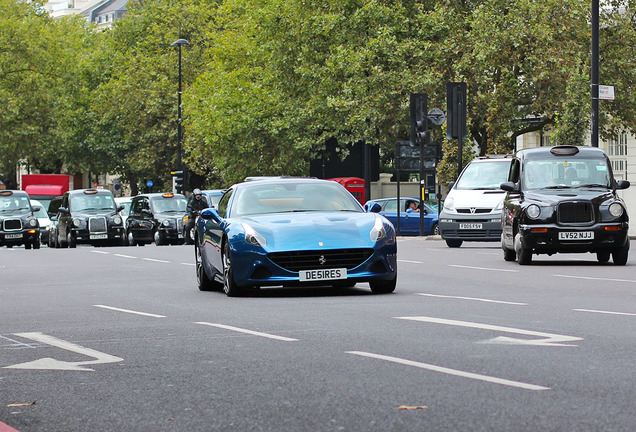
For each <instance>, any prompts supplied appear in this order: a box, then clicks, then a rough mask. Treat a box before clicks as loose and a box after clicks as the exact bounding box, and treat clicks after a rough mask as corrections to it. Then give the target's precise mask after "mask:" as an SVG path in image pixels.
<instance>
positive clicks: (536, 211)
mask: <svg viewBox="0 0 636 432" xmlns="http://www.w3.org/2000/svg"><path fill="white" fill-rule="evenodd" d="M526 214H527V215H528V217H529V218H530V219H537V218H538V217H539V216H540V215H541V208H540V207H539V206H538V205H536V204H530V205H529V206H528V208H527V209H526Z"/></svg>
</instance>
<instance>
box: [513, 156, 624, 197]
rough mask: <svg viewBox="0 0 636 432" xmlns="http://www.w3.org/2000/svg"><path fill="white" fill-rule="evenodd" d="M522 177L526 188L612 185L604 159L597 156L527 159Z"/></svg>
mask: <svg viewBox="0 0 636 432" xmlns="http://www.w3.org/2000/svg"><path fill="white" fill-rule="evenodd" d="M522 178H523V188H524V189H525V190H537V189H559V188H606V189H608V188H611V187H612V182H611V178H610V172H609V169H608V166H607V161H606V160H605V159H604V158H598V157H594V158H582V157H580V156H578V157H577V156H575V157H570V158H564V157H558V158H555V157H546V158H545V159H532V160H528V161H527V162H526V163H525V165H524V167H523V172H522Z"/></svg>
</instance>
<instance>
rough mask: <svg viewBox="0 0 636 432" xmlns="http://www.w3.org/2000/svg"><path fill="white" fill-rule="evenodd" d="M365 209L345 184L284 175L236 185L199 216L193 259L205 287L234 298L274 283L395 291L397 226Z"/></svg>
mask: <svg viewBox="0 0 636 432" xmlns="http://www.w3.org/2000/svg"><path fill="white" fill-rule="evenodd" d="M378 211H380V206H379V205H375V206H372V207H371V208H370V209H369V212H365V211H364V209H363V208H362V206H361V205H360V204H359V203H358V201H357V200H356V199H355V198H354V197H353V196H352V195H351V194H350V193H349V192H348V191H347V190H346V189H345V188H344V187H343V186H341V185H340V184H339V183H336V182H334V181H330V180H318V179H311V178H280V179H271V180H258V181H251V182H245V183H238V184H235V185H233V186H232V187H230V188H229V189H228V190H227V192H226V193H225V194H224V195H223V197H222V198H221V200H220V202H219V204H218V206H217V207H216V208H208V209H205V210H203V211H202V212H201V215H200V217H199V218H198V220H197V224H196V234H195V236H196V237H195V243H194V246H195V257H196V274H197V282H198V285H199V289H200V290H202V291H208V290H214V289H219V290H220V289H223V291H224V292H225V294H227V295H228V296H237V295H240V294H241V292H242V291H244V290H246V289H250V288H259V287H272V286H285V287H289V286H294V287H298V286H300V287H303V286H317V285H321V286H324V285H330V286H336V287H352V286H353V285H355V284H356V283H357V282H368V283H369V286H370V287H371V291H372V292H373V293H391V292H393V291H394V290H395V286H396V282H397V244H396V238H395V230H394V228H393V225H392V224H391V223H390V222H389V221H388V220H387V219H386V218H385V217H383V216H381V215H379V214H377V212H378Z"/></svg>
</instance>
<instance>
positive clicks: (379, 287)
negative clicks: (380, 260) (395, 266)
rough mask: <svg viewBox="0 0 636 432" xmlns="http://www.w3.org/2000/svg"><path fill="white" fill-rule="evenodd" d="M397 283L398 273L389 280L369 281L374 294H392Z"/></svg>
mask: <svg viewBox="0 0 636 432" xmlns="http://www.w3.org/2000/svg"><path fill="white" fill-rule="evenodd" d="M396 285H397V275H395V277H394V278H393V279H391V280H388V281H374V282H369V286H370V287H371V292H372V293H373V294H390V293H392V292H393V291H395V286H396Z"/></svg>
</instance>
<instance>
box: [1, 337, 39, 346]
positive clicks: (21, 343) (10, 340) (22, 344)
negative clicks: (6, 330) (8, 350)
mask: <svg viewBox="0 0 636 432" xmlns="http://www.w3.org/2000/svg"><path fill="white" fill-rule="evenodd" d="M0 338H1V339H5V340H8V341H9V342H12V343H13V344H14V345H16V346H20V347H27V348H35V347H34V346H33V345H29V344H27V343H24V342H20V341H17V340H15V339H11V338H10V337H6V336H2V335H0Z"/></svg>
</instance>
